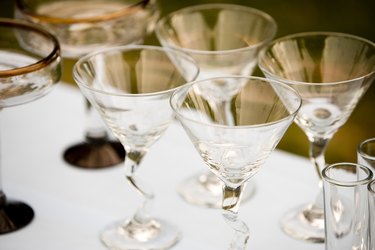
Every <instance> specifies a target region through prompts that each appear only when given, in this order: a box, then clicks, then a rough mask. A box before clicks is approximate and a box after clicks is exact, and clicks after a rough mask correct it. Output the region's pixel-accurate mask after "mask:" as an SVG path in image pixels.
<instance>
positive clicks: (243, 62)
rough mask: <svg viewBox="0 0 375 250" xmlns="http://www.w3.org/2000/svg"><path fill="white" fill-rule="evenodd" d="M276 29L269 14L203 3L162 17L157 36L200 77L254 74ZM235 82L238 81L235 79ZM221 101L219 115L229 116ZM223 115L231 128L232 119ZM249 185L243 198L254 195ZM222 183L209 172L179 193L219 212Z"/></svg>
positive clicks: (226, 102) (184, 184) (226, 103)
mask: <svg viewBox="0 0 375 250" xmlns="http://www.w3.org/2000/svg"><path fill="white" fill-rule="evenodd" d="M276 30H277V25H276V22H275V21H274V19H273V18H272V17H271V16H269V15H268V14H266V13H264V12H262V11H260V10H257V9H253V8H250V7H246V6H241V5H232V4H203V5H196V6H191V7H187V8H183V9H180V10H177V11H175V12H172V13H170V14H169V15H167V16H165V17H163V18H161V19H160V20H159V21H158V23H157V24H156V28H155V33H156V35H157V37H158V39H159V41H160V43H161V44H162V45H163V46H165V47H171V48H175V49H178V50H181V51H183V52H185V53H187V54H189V55H190V56H191V57H193V58H194V59H195V61H196V62H197V63H198V65H199V68H200V75H199V79H205V78H210V77H218V76H228V75H246V76H248V75H251V74H252V73H253V70H254V68H255V66H256V64H257V56H258V53H259V51H260V50H261V49H262V48H263V47H264V46H265V45H267V44H268V42H270V41H271V40H272V38H273V37H274V36H275V34H276ZM234 82H236V81H234ZM229 105H230V104H229V102H228V101H227V100H223V102H222V104H221V105H220V106H217V103H216V105H215V106H216V107H217V112H225V111H220V110H225V109H228V108H229ZM227 118H228V117H225V116H224V114H222V119H223V120H226V122H227V123H228V124H230V123H231V122H232V121H230V120H229V119H227ZM254 187H255V185H251V186H250V185H249V186H248V192H244V197H243V199H247V198H249V197H250V196H251V194H252V193H253V192H254V190H255V189H254ZM221 189H222V182H221V181H220V180H219V179H218V178H217V177H216V176H215V175H214V174H212V173H211V172H207V171H206V172H203V173H199V174H198V175H194V176H192V177H190V178H189V179H187V180H186V181H185V182H183V183H182V184H181V185H180V186H179V188H178V192H179V194H180V195H181V196H182V198H184V199H185V200H186V201H187V202H189V203H192V204H195V205H200V206H204V207H214V208H220V206H221V200H222V193H221Z"/></svg>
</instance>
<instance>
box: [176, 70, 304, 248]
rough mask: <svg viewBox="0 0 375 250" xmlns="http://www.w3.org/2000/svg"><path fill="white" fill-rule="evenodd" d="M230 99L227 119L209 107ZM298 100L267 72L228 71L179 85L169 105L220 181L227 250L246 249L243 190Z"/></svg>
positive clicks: (291, 118) (286, 125) (293, 92)
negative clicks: (261, 74)
mask: <svg viewBox="0 0 375 250" xmlns="http://www.w3.org/2000/svg"><path fill="white" fill-rule="evenodd" d="M213 92H214V93H213ZM213 94H214V95H216V96H217V97H219V96H221V98H223V99H227V98H229V99H230V103H231V108H230V109H226V110H225V112H226V116H228V117H232V119H233V124H230V125H228V124H227V123H226V122H225V121H223V120H222V119H221V117H220V115H219V116H218V115H217V113H216V112H214V110H215V109H216V107H215V104H217V105H220V100H218V99H219V98H213V99H211V96H212V95H213ZM300 105H301V98H300V97H299V95H298V93H297V92H296V91H295V90H293V89H292V88H291V87H289V86H287V85H285V84H282V83H280V82H277V81H273V80H267V79H266V78H258V77H250V76H249V77H245V76H231V77H217V78H208V79H204V80H199V81H196V82H193V83H190V84H188V85H186V86H183V87H181V88H179V89H178V90H177V91H176V92H175V93H174V94H173V95H172V97H171V106H172V108H173V110H174V111H175V113H176V117H177V118H178V120H180V122H181V124H182V126H183V128H184V129H185V131H186V133H187V134H188V136H189V138H190V139H191V141H192V143H193V145H194V146H195V148H196V150H197V151H198V153H199V154H200V156H201V157H202V159H203V161H204V162H205V164H206V165H207V167H208V168H209V170H210V171H212V173H214V174H215V175H216V176H217V177H218V178H220V180H222V181H223V183H224V185H223V189H222V192H223V199H222V214H223V216H224V218H225V220H226V222H227V223H228V224H229V225H230V226H231V227H232V228H233V229H234V231H235V235H234V237H233V239H232V242H231V244H230V248H229V249H232V250H235V249H236V250H239V249H245V248H246V243H247V241H248V238H249V229H248V227H247V225H246V223H245V222H243V221H241V220H239V219H238V209H239V205H240V202H241V198H242V197H241V196H242V191H243V190H244V188H245V186H246V183H247V182H248V180H249V179H250V178H251V177H252V176H253V175H254V174H256V173H257V172H258V170H259V169H260V167H261V165H262V164H263V163H264V161H265V160H266V159H267V157H268V156H269V154H270V153H271V152H272V151H273V149H274V148H275V147H276V145H277V144H278V142H279V141H280V139H281V138H282V136H283V135H284V133H285V131H286V130H287V128H288V127H289V125H290V124H291V123H292V122H293V119H294V117H295V115H296V113H297V111H298V109H299V107H300Z"/></svg>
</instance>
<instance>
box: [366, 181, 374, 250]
mask: <svg viewBox="0 0 375 250" xmlns="http://www.w3.org/2000/svg"><path fill="white" fill-rule="evenodd" d="M367 189H368V202H369V211H370V225H369V248H368V249H369V250H375V180H373V181H371V182H370V183H369V184H368V186H367Z"/></svg>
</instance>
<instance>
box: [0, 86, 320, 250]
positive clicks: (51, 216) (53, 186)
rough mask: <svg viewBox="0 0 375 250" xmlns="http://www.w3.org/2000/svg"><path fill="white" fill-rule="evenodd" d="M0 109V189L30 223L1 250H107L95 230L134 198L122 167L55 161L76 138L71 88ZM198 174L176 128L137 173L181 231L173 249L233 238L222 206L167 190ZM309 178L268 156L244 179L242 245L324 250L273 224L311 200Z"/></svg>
mask: <svg viewBox="0 0 375 250" xmlns="http://www.w3.org/2000/svg"><path fill="white" fill-rule="evenodd" d="M1 113H2V114H1V132H2V133H1V137H2V138H1V140H2V144H1V146H2V147H1V150H2V152H1V153H2V179H3V188H4V190H5V192H6V194H7V195H8V197H10V198H17V199H21V200H23V201H26V202H27V203H28V204H29V205H31V206H32V207H33V209H34V211H35V218H34V220H33V222H32V223H31V224H30V225H28V226H27V227H25V228H24V229H22V230H19V231H17V232H13V233H10V234H6V235H0V249H1V250H21V249H22V250H23V249H27V250H34V249H35V250H44V249H48V250H49V249H53V250H60V249H61V250H67V249H69V250H75V249H77V250H85V249H90V250H104V249H106V248H105V247H104V245H102V243H101V242H100V240H99V234H100V232H101V230H102V229H103V228H104V227H106V226H108V225H109V224H111V223H112V222H114V221H117V220H119V219H122V218H124V217H126V216H128V215H131V214H133V212H134V211H135V209H136V208H137V206H138V205H140V203H141V198H140V197H139V195H138V194H137V193H136V192H135V191H134V190H133V189H132V188H131V187H130V186H129V185H128V183H126V181H125V178H124V170H123V167H122V166H120V165H119V166H115V167H112V168H108V169H102V170H84V169H78V168H75V167H72V166H70V165H68V164H66V163H65V162H64V161H63V158H62V152H63V150H64V149H65V148H67V147H68V146H69V145H71V144H73V143H75V142H77V141H79V140H80V139H82V137H83V130H84V121H85V119H84V118H85V116H84V100H83V97H82V95H81V93H80V92H79V90H78V88H76V87H74V86H71V85H67V84H62V83H60V84H58V85H56V87H55V88H54V89H53V90H52V91H51V92H50V93H49V94H48V95H47V96H45V97H43V98H41V99H39V100H37V101H34V102H31V103H28V104H25V105H22V106H18V107H13V108H9V109H5V110H4V111H3V112H1ZM202 170H205V168H204V166H203V162H202V160H201V159H200V157H199V155H198V153H197V152H196V151H195V149H194V148H193V145H192V144H191V142H190V141H189V140H188V138H187V136H186V135H185V132H184V131H183V130H182V128H181V126H180V125H179V124H178V123H177V122H175V123H173V124H172V125H171V126H170V127H169V129H168V130H167V131H166V133H165V135H164V136H163V137H162V138H161V139H160V140H159V141H158V142H157V143H156V144H154V145H153V146H152V148H151V150H150V152H149V154H148V155H146V157H145V159H144V162H143V164H142V167H141V168H140V169H139V172H138V174H139V176H140V178H141V179H142V180H143V181H144V182H145V183H147V185H148V186H149V187H151V188H152V189H153V190H154V191H155V194H156V199H155V205H154V215H155V216H156V217H159V218H163V219H166V220H168V221H170V222H173V223H174V224H175V225H177V226H178V227H179V228H180V229H181V231H182V234H183V238H182V240H181V241H180V242H179V244H177V245H176V246H175V247H174V248H173V249H176V250H218V249H223V250H224V249H227V247H228V245H229V242H230V240H231V237H232V234H233V233H232V230H231V229H230V228H229V226H228V225H227V224H226V223H225V221H224V219H223V218H222V216H221V213H220V210H217V209H208V208H201V207H196V206H193V205H190V204H187V203H186V202H184V201H183V200H182V199H181V198H180V197H179V196H178V194H177V193H176V191H175V190H176V187H177V186H178V184H179V183H181V182H182V181H183V180H185V179H186V178H187V177H189V176H191V175H192V174H195V173H198V172H199V171H202ZM316 178H317V177H316V175H315V173H314V169H313V168H312V166H311V165H310V163H309V162H308V160H307V159H305V158H302V157H299V156H296V155H293V154H289V153H286V152H283V151H279V150H275V151H274V152H273V153H272V154H271V156H270V158H269V159H268V160H267V161H266V163H265V165H264V166H263V168H262V169H261V170H260V171H259V173H258V174H256V175H255V176H254V177H253V178H252V179H251V180H250V181H252V182H253V183H254V185H255V187H256V192H255V195H254V196H253V197H252V199H250V200H249V201H248V202H245V203H243V204H241V208H240V218H241V219H242V220H244V221H245V222H246V223H247V224H248V226H249V228H250V233H251V236H250V240H249V246H248V249H257V250H269V249H283V250H284V249H288V250H310V249H311V250H318V249H324V245H323V244H312V243H305V242H302V241H298V240H294V239H291V238H290V237H288V236H287V235H285V234H284V233H283V232H282V231H281V229H280V226H279V219H280V218H281V216H282V215H283V213H285V212H286V211H288V210H289V209H290V208H292V207H293V206H297V205H300V204H302V203H303V202H307V201H310V200H311V199H313V198H314V197H315V195H316V192H317V179H316Z"/></svg>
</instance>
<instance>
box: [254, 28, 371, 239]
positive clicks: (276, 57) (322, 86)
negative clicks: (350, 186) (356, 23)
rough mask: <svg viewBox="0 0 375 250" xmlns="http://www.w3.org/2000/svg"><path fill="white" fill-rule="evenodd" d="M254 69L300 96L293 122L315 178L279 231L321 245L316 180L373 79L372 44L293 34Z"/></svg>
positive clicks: (320, 206)
mask: <svg viewBox="0 0 375 250" xmlns="http://www.w3.org/2000/svg"><path fill="white" fill-rule="evenodd" d="M259 67H260V68H261V70H262V71H263V72H264V74H265V75H266V76H267V77H268V78H270V79H276V80H279V81H282V82H284V83H287V84H289V85H290V86H292V87H293V88H295V89H296V90H297V91H298V92H299V94H300V95H301V97H302V107H301V109H300V111H299V112H298V114H297V117H296V119H295V122H296V124H297V125H298V126H299V127H300V128H301V129H302V130H303V131H304V132H305V134H306V135H307V138H308V140H309V143H310V151H309V156H310V159H311V162H312V164H313V166H314V167H315V172H316V174H317V175H318V177H319V191H318V195H317V197H316V198H315V200H314V201H312V202H310V203H307V204H304V205H301V206H298V207H297V208H295V209H293V210H291V211H290V212H288V213H287V214H286V215H285V216H284V217H283V218H282V221H281V225H282V228H283V230H284V231H285V232H286V233H287V234H289V235H290V236H292V237H294V238H297V239H301V240H306V241H311V242H324V210H323V193H322V190H321V183H320V182H321V170H322V169H323V168H324V167H325V166H326V163H325V158H324V153H325V149H326V147H327V145H328V143H329V141H330V140H331V138H332V137H333V135H334V134H335V133H336V131H337V130H338V129H340V127H341V126H342V125H344V124H345V122H346V121H347V120H348V118H349V116H350V115H351V113H352V112H353V110H354V109H355V107H356V105H357V103H358V102H359V100H360V99H361V97H362V96H363V95H364V94H365V93H366V90H367V89H368V88H369V87H370V85H371V83H372V82H373V81H374V79H375V44H374V43H373V42H371V41H369V40H366V39H363V38H361V37H357V36H353V35H349V34H343V33H334V32H306V33H299V34H293V35H289V36H286V37H282V38H279V39H277V40H275V41H273V42H272V43H271V44H270V46H269V47H268V48H267V50H266V51H265V52H264V53H261V55H260V58H259Z"/></svg>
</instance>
